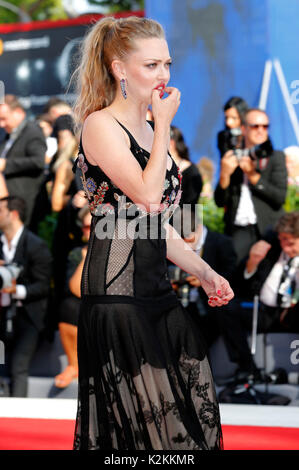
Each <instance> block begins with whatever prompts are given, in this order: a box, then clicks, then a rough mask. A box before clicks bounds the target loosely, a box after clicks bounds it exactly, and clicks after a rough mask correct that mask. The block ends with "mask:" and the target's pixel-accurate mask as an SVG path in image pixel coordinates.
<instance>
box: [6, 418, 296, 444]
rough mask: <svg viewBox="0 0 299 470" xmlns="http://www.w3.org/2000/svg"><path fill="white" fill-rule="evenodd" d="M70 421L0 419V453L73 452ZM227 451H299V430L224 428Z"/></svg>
mask: <svg viewBox="0 0 299 470" xmlns="http://www.w3.org/2000/svg"><path fill="white" fill-rule="evenodd" d="M74 425H75V422H74V421H73V420H70V419H40V418H39V419H31V418H0V450H71V449H72V444H73V433H74ZM223 437H224V448H225V450H299V428H287V427H267V426H239V425H234V426H233V425H223Z"/></svg>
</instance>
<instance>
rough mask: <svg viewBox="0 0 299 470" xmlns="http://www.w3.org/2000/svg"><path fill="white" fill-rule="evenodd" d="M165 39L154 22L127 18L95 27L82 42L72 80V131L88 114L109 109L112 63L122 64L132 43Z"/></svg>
mask: <svg viewBox="0 0 299 470" xmlns="http://www.w3.org/2000/svg"><path fill="white" fill-rule="evenodd" d="M153 37H156V38H165V34H164V30H163V28H162V26H161V25H160V24H159V23H158V22H157V21H154V20H151V19H148V18H139V17H135V16H130V17H128V18H118V19H116V18H113V17H105V18H103V19H101V20H100V21H98V22H97V23H95V24H94V25H93V26H92V27H91V28H90V30H89V31H88V33H87V35H86V37H85V39H84V40H83V42H82V45H81V50H80V62H79V66H78V67H77V69H76V70H75V72H74V74H73V77H72V79H71V80H73V79H75V83H76V94H77V99H76V102H75V104H74V118H75V122H76V130H77V131H78V130H79V129H80V127H81V126H82V124H83V122H84V120H85V119H86V118H87V116H89V114H91V113H93V112H94V111H97V110H100V109H102V108H105V107H106V106H109V105H110V104H111V103H112V101H113V99H114V97H115V93H116V89H117V84H116V81H115V78H114V76H113V74H112V70H111V63H112V61H113V60H114V59H116V58H117V59H121V60H124V59H125V58H126V56H127V55H128V54H129V53H130V52H132V51H134V50H135V49H136V44H135V41H136V39H147V38H153Z"/></svg>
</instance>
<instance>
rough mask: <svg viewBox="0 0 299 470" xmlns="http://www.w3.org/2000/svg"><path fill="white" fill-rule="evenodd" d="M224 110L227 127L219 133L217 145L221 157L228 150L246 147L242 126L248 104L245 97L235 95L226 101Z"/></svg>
mask: <svg viewBox="0 0 299 470" xmlns="http://www.w3.org/2000/svg"><path fill="white" fill-rule="evenodd" d="M223 111H224V121H225V129H224V130H223V131H220V132H218V135H217V147H218V149H219V152H220V157H221V158H222V157H223V155H224V154H225V153H226V152H227V151H228V150H234V149H236V148H244V137H243V134H242V130H241V127H242V125H244V120H245V114H246V112H247V111H248V104H247V103H246V101H245V100H243V98H240V97H238V96H233V97H232V98H230V99H229V100H228V101H227V102H226V103H225V105H224V106H223Z"/></svg>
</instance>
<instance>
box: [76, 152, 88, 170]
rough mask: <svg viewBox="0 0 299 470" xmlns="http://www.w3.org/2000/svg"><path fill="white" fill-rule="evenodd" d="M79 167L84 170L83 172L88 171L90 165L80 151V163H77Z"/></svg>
mask: <svg viewBox="0 0 299 470" xmlns="http://www.w3.org/2000/svg"><path fill="white" fill-rule="evenodd" d="M77 166H78V168H80V169H81V170H82V172H83V173H86V172H87V170H88V167H87V165H86V163H85V159H84V155H83V154H82V153H79V155H78V163H77Z"/></svg>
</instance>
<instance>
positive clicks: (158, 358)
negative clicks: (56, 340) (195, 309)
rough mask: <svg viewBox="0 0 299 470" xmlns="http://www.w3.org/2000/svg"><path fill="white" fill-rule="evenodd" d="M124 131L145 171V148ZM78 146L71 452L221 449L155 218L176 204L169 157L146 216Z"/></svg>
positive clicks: (203, 373)
mask: <svg viewBox="0 0 299 470" xmlns="http://www.w3.org/2000/svg"><path fill="white" fill-rule="evenodd" d="M124 129H125V128H124ZM125 130H126V129H125ZM126 132H127V133H128V135H129V137H130V141H131V151H132V153H133V155H134V156H135V158H136V159H137V161H138V162H139V164H140V165H141V167H142V168H143V169H144V168H145V166H146V164H147V161H148V158H149V153H148V152H147V151H146V150H144V149H142V148H141V147H140V146H139V145H138V144H137V142H136V141H135V139H134V138H133V136H132V135H131V134H130V133H129V132H128V131H127V130H126ZM79 151H80V153H79V156H78V159H77V167H78V168H79V171H81V178H82V183H83V186H84V190H85V192H86V195H87V198H88V201H89V206H90V210H91V213H92V215H93V218H92V229H91V236H90V240H89V246H88V252H87V256H86V261H85V266H84V270H83V275H82V300H81V311H80V315H79V324H78V362H79V390H78V410H77V420H76V429H75V439H74V449H80V450H83V449H85V450H86V449H97V450H101V449H105V450H107V449H111V450H112V449H115V450H133V449H135V450H153V449H154V450H170V449H176V450H201V449H203V450H208V449H221V448H222V434H221V425H220V416H219V407H218V403H217V398H216V394H215V390H214V385H213V380H212V376H211V371H210V367H209V363H208V360H207V357H206V352H205V347H204V342H203V340H202V338H201V335H200V332H199V331H198V326H197V325H196V324H194V323H193V321H192V319H191V318H190V316H189V314H188V313H187V312H186V311H185V310H184V309H183V307H182V306H181V304H180V303H179V301H178V299H177V297H176V294H175V292H174V291H173V289H172V287H171V284H170V281H169V279H168V276H167V261H166V240H165V237H164V234H165V232H164V228H163V223H164V221H166V220H167V219H168V218H169V217H170V216H171V214H172V212H173V210H174V209H175V208H176V207H177V206H178V204H179V200H180V194H181V189H180V187H181V175H180V173H179V172H178V169H177V167H176V165H175V163H174V162H173V161H172V163H171V164H172V166H171V168H170V169H169V170H167V173H166V179H165V191H164V195H163V199H162V203H161V206H160V209H159V211H157V212H156V213H151V215H149V214H147V213H146V212H144V211H142V210H139V209H137V211H136V206H134V204H133V203H132V201H130V200H129V199H128V198H125V196H124V194H123V193H122V192H121V191H120V190H119V189H118V188H117V187H116V186H115V185H114V184H113V182H112V181H111V180H109V178H108V177H107V176H106V175H105V174H104V173H103V172H102V171H101V170H100V168H99V167H98V166H94V165H91V164H90V163H89V162H88V161H87V159H86V157H85V156H84V151H83V148H82V145H80V150H79ZM169 159H170V157H169ZM136 214H138V217H137V216H136ZM124 216H126V217H124ZM144 222H148V223H147V224H146V223H144ZM149 225H150V226H151V227H154V228H152V229H151V230H153V231H154V236H151V235H152V234H153V232H151V233H150V232H149V230H150V229H149V228H148V226H149ZM140 226H142V227H143V229H142V230H143V231H142V230H141V229H140ZM103 227H104V228H106V231H107V233H109V235H108V236H106V237H105V236H103V235H102V233H103V230H104V228H103ZM144 227H145V228H144ZM157 227H158V229H157ZM109 231H110V232H109ZM145 232H146V233H145ZM111 233H112V235H113V236H111ZM134 233H135V236H134ZM141 233H143V236H140V234H141ZM157 233H158V236H157ZM138 234H139V236H136V235H138ZM132 235H133V236H132ZM144 235H146V236H144Z"/></svg>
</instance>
